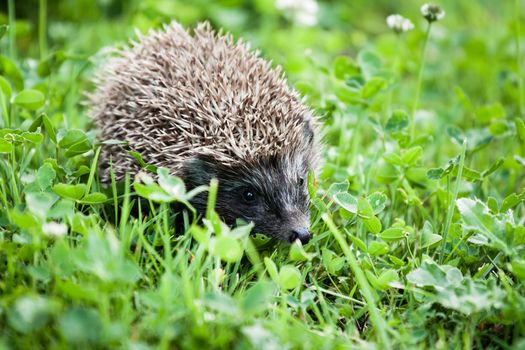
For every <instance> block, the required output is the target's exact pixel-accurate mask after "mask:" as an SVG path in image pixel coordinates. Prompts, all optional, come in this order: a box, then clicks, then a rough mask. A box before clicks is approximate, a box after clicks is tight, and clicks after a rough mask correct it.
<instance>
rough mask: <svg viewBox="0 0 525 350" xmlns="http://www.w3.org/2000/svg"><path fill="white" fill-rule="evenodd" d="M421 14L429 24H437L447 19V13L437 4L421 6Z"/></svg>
mask: <svg viewBox="0 0 525 350" xmlns="http://www.w3.org/2000/svg"><path fill="white" fill-rule="evenodd" d="M421 14H422V15H423V17H425V19H426V20H427V21H429V22H435V21H439V20H441V19H443V18H444V17H445V11H444V10H443V9H442V8H441V7H440V6H439V5H436V4H424V5H423V6H421Z"/></svg>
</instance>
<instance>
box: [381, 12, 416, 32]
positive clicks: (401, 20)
mask: <svg viewBox="0 0 525 350" xmlns="http://www.w3.org/2000/svg"><path fill="white" fill-rule="evenodd" d="M386 24H387V26H388V27H389V28H391V29H393V30H394V32H396V33H402V32H408V31H409V30H412V29H414V24H413V23H412V21H411V20H409V19H408V18H405V17H403V16H401V15H398V14H395V15H390V16H388V17H387V18H386Z"/></svg>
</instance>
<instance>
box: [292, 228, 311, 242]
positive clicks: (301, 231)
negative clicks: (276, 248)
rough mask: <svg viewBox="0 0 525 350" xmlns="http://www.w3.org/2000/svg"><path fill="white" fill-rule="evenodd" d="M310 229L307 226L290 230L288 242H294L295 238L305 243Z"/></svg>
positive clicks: (308, 238) (307, 240) (308, 237)
mask: <svg viewBox="0 0 525 350" xmlns="http://www.w3.org/2000/svg"><path fill="white" fill-rule="evenodd" d="M310 237H311V236H310V231H309V230H308V228H307V227H300V228H297V229H294V230H292V232H291V234H290V243H293V242H295V241H296V240H299V241H301V243H302V244H306V243H308V242H309V241H310Z"/></svg>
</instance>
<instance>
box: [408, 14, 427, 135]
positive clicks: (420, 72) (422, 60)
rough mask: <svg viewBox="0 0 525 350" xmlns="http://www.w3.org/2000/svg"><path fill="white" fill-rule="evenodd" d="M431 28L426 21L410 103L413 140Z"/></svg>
mask: <svg viewBox="0 0 525 350" xmlns="http://www.w3.org/2000/svg"><path fill="white" fill-rule="evenodd" d="M431 28H432V22H428V27H427V31H426V32H425V38H424V39H423V46H422V47H421V54H420V56H419V68H418V72H417V83H416V92H415V94H414V102H413V104H412V110H411V111H410V140H411V141H414V138H415V134H416V118H415V115H416V109H417V105H418V104H419V95H420V93H421V85H422V80H423V67H424V65H425V53H426V51H427V43H428V38H429V37H430V29H431Z"/></svg>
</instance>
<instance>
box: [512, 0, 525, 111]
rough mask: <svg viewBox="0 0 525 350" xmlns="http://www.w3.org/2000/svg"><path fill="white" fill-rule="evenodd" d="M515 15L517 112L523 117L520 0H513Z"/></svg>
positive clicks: (524, 108)
mask: <svg viewBox="0 0 525 350" xmlns="http://www.w3.org/2000/svg"><path fill="white" fill-rule="evenodd" d="M514 3H515V11H514V13H515V15H516V33H515V39H516V69H517V71H518V94H519V96H518V103H519V105H518V108H519V114H520V117H522V118H524V117H525V114H524V113H525V107H524V104H525V103H524V102H523V99H524V98H525V97H524V91H523V74H522V71H521V45H520V41H521V23H520V13H521V12H520V0H515V1H514Z"/></svg>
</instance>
